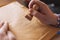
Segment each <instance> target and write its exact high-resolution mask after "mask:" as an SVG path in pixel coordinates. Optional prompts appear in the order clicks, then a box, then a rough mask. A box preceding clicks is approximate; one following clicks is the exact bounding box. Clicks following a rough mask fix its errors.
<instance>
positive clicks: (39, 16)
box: [30, 10, 45, 20]
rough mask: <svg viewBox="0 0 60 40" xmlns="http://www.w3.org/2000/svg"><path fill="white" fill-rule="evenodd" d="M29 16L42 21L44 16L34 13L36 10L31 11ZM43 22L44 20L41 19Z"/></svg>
mask: <svg viewBox="0 0 60 40" xmlns="http://www.w3.org/2000/svg"><path fill="white" fill-rule="evenodd" d="M30 14H31V15H33V16H35V17H36V18H38V19H39V20H42V18H44V17H45V15H43V14H42V13H40V12H38V11H36V10H32V12H31V13H30ZM43 20H44V19H43Z"/></svg>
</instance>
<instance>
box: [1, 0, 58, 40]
mask: <svg viewBox="0 0 60 40" xmlns="http://www.w3.org/2000/svg"><path fill="white" fill-rule="evenodd" d="M28 13H29V11H28V9H27V8H26V7H25V6H23V5H21V4H20V3H18V2H17V1H14V2H12V3H10V4H8V5H6V6H3V7H0V20H3V21H8V23H9V29H10V31H12V32H13V33H14V34H15V36H16V38H17V40H50V39H51V38H52V37H53V36H54V35H55V34H56V32H57V31H58V30H59V29H57V28H54V27H51V26H47V25H44V24H42V23H41V22H40V21H39V20H38V19H37V18H35V17H33V19H32V20H31V21H29V20H28V19H26V18H25V16H26V15H27V14H28Z"/></svg>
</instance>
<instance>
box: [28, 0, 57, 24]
mask: <svg viewBox="0 0 60 40" xmlns="http://www.w3.org/2000/svg"><path fill="white" fill-rule="evenodd" d="M35 4H37V5H38V7H39V11H37V10H35V8H34V9H33V6H34V5H35ZM29 10H30V13H31V15H33V16H35V17H36V18H37V19H39V20H40V21H41V22H42V23H44V24H52V25H56V24H57V16H56V15H54V13H53V12H52V11H51V10H50V9H49V7H48V5H47V4H45V3H43V2H41V1H39V0H31V1H30V3H29Z"/></svg>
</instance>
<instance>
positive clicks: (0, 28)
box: [0, 22, 16, 40]
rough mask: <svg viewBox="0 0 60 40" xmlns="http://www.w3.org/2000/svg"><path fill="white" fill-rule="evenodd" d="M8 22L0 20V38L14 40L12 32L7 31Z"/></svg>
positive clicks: (0, 39) (1, 39)
mask: <svg viewBox="0 0 60 40" xmlns="http://www.w3.org/2000/svg"><path fill="white" fill-rule="evenodd" d="M8 26H9V25H8V23H7V22H0V40H16V39H15V36H14V35H13V33H12V32H10V31H8Z"/></svg>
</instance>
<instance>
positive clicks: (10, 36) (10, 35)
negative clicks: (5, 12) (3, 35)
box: [8, 31, 16, 40]
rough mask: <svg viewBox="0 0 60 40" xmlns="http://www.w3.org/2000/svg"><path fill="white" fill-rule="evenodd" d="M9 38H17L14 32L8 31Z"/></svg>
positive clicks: (12, 39)
mask: <svg viewBox="0 0 60 40" xmlns="http://www.w3.org/2000/svg"><path fill="white" fill-rule="evenodd" d="M8 38H9V40H16V38H15V36H14V34H13V33H12V32H10V31H8Z"/></svg>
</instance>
